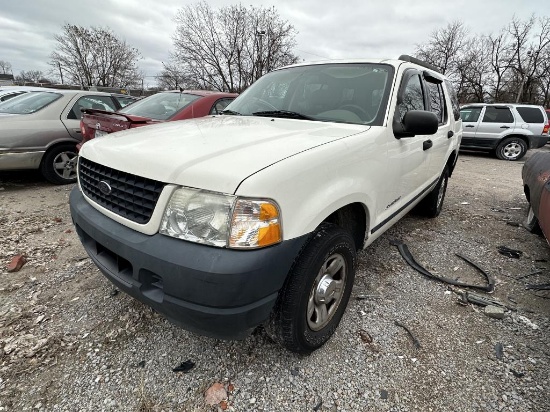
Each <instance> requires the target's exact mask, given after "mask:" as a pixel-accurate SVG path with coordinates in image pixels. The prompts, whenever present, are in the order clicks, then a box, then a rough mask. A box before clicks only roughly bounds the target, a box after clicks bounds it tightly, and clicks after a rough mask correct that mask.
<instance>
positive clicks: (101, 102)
mask: <svg viewBox="0 0 550 412" xmlns="http://www.w3.org/2000/svg"><path fill="white" fill-rule="evenodd" d="M83 109H99V110H107V111H109V112H114V111H115V110H116V107H115V104H114V103H113V100H112V99H111V98H110V97H109V96H82V97H81V98H80V99H78V100H77V102H76V103H75V104H74V106H73V108H72V109H71V111H70V112H69V113H68V114H67V119H73V120H74V119H76V120H78V119H80V118H81V117H82V110H83Z"/></svg>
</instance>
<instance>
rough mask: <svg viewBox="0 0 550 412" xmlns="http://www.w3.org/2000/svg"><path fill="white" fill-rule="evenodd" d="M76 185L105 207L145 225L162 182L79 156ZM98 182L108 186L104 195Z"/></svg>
mask: <svg viewBox="0 0 550 412" xmlns="http://www.w3.org/2000/svg"><path fill="white" fill-rule="evenodd" d="M78 171H79V179H80V187H81V188H82V191H83V192H84V194H85V195H86V196H87V197H88V198H90V199H92V200H93V201H94V202H96V203H97V204H99V205H101V206H103V207H104V208H105V209H108V210H110V211H111V212H114V213H116V214H117V215H119V216H122V217H124V218H126V219H129V220H131V221H133V222H136V223H140V224H145V223H147V222H149V219H151V215H152V214H153V211H154V210H155V206H156V204H157V201H158V198H159V196H160V192H162V188H163V187H164V185H165V184H164V183H162V182H157V181H156V180H151V179H146V178H144V177H140V176H136V175H133V174H130V173H125V172H121V171H119V170H116V169H111V168H110V167H107V166H103V165H100V164H98V163H94V162H91V161H90V160H87V159H84V158H82V157H80V158H79V161H78ZM99 182H105V183H107V184H108V185H109V186H110V187H111V192H110V193H109V194H105V193H104V192H102V191H101V190H100V188H99Z"/></svg>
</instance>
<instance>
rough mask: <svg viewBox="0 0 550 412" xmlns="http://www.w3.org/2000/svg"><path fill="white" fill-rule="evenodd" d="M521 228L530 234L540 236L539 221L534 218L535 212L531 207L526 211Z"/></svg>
mask: <svg viewBox="0 0 550 412" xmlns="http://www.w3.org/2000/svg"><path fill="white" fill-rule="evenodd" d="M523 227H525V229H527V230H528V231H529V232H531V233H535V234H537V235H542V229H541V228H540V226H539V221H538V219H537V218H536V216H535V212H534V211H533V207H532V206H531V205H529V209H528V210H527V216H526V217H525V221H524V222H523Z"/></svg>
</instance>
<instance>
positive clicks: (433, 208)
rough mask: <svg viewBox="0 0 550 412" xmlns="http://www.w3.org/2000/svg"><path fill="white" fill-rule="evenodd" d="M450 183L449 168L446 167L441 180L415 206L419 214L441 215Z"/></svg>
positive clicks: (428, 215)
mask: <svg viewBox="0 0 550 412" xmlns="http://www.w3.org/2000/svg"><path fill="white" fill-rule="evenodd" d="M448 183H449V169H448V168H447V167H445V169H444V170H443V173H441V176H440V178H439V181H438V182H437V184H436V185H435V187H434V188H433V189H432V191H431V192H430V193H428V194H427V195H426V197H425V198H424V199H422V200H421V201H420V203H419V204H418V205H416V207H415V208H414V211H415V212H416V213H418V214H419V215H422V216H426V217H430V218H434V217H437V216H439V214H440V213H441V210H442V209H443V200H445V193H447V184H448Z"/></svg>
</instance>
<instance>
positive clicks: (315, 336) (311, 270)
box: [266, 223, 356, 354]
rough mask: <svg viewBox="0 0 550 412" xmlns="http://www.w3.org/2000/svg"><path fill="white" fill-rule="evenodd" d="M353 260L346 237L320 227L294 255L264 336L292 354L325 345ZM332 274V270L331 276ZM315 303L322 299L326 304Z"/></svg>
mask: <svg viewBox="0 0 550 412" xmlns="http://www.w3.org/2000/svg"><path fill="white" fill-rule="evenodd" d="M355 257H356V250H355V243H354V241H353V238H352V237H351V234H349V233H348V232H347V231H345V230H343V229H342V228H340V227H339V226H336V225H333V224H328V223H327V224H322V225H321V226H320V227H319V228H318V229H317V230H316V231H315V232H314V233H313V235H312V237H311V238H310V240H309V242H308V243H307V245H306V246H305V247H304V249H303V250H302V252H301V253H300V255H299V256H298V258H297V260H296V262H295V263H294V265H293V267H292V269H291V270H290V273H289V274H288V276H287V279H286V281H285V284H284V286H283V288H282V289H281V291H280V292H279V297H278V299H277V303H276V304H275V308H274V309H273V312H272V315H271V319H270V320H269V322H268V324H267V325H266V330H267V332H268V334H269V335H270V336H271V337H272V338H273V339H274V340H276V341H278V342H279V343H281V344H282V345H283V346H285V347H286V348H287V349H288V350H290V351H292V352H296V353H302V354H308V353H311V352H312V351H314V350H315V349H318V348H319V347H321V346H322V345H323V344H325V343H326V342H327V341H328V340H329V339H330V337H331V336H332V335H333V333H334V331H335V330H336V327H337V326H338V324H339V323H340V319H341V318H342V315H343V314H344V311H345V309H346V306H347V304H348V301H349V297H350V294H351V290H352V288H353V280H354V278H355ZM340 265H341V266H340ZM323 267H326V270H323ZM331 267H332V269H331ZM337 268H340V269H338V270H336V269H337ZM331 271H335V273H333V275H334V276H332V277H331V276H330V275H329V273H331ZM329 279H330V280H329ZM321 281H324V282H321ZM323 285H324V287H323ZM320 291H323V292H322V293H320ZM320 294H321V295H323V296H321V297H320ZM317 299H326V302H327V303H326V304H325V303H319V302H318V301H317ZM323 306H324V307H325V310H326V312H325V315H326V319H324V320H323V319H321V318H322V317H323V316H324V315H323V316H321V315H318V313H319V310H318V309H319V308H320V307H323ZM312 308H313V309H312ZM320 312H323V311H322V310H321V311H320Z"/></svg>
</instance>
